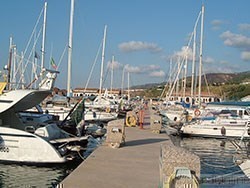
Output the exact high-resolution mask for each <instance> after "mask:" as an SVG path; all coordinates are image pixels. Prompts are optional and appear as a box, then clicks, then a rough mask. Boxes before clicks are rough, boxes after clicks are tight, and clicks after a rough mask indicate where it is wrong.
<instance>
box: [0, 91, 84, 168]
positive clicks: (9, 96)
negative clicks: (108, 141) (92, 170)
mask: <svg viewBox="0 0 250 188" xmlns="http://www.w3.org/2000/svg"><path fill="white" fill-rule="evenodd" d="M48 94H50V91H48V90H13V91H9V92H7V93H4V94H2V95H0V148H1V152H0V161H5V162H12V161H14V162H21V163H64V162H67V161H69V160H72V159H73V158H74V157H76V154H77V151H76V150H77V149H79V148H80V145H77V147H78V148H77V147H75V146H74V144H75V143H81V144H87V139H88V137H70V135H69V134H68V133H66V132H64V131H63V130H61V129H60V128H58V127H57V125H56V124H55V123H47V124H45V123H43V124H38V123H37V124H36V123H35V120H34V119H33V120H34V124H33V125H32V124H30V123H29V124H25V123H24V122H23V121H22V117H20V113H19V112H21V111H22V112H23V111H25V110H27V109H30V108H31V107H32V106H34V105H36V104H39V103H40V102H41V101H42V100H44V98H45V97H46V96H47V95H48ZM26 115H27V114H26ZM40 120H41V119H40ZM73 146H74V148H73ZM78 151H79V150H78ZM77 155H78V154H77Z"/></svg>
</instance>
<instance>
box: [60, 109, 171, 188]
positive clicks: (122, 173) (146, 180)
mask: <svg viewBox="0 0 250 188" xmlns="http://www.w3.org/2000/svg"><path fill="white" fill-rule="evenodd" d="M125 135H126V138H125V145H122V146H121V147H120V148H118V149H113V148H111V147H108V145H107V144H103V145H101V146H99V147H98V148H97V149H96V150H95V151H94V152H93V153H92V154H91V155H90V156H89V157H88V158H87V159H86V160H85V161H83V162H82V163H81V164H80V165H79V166H78V167H77V168H76V169H75V170H74V171H73V172H72V173H71V174H70V175H69V176H68V177H66V178H65V179H64V180H63V181H62V182H61V184H60V186H62V187H64V188H68V187H70V188H71V187H74V188H78V187H79V188H84V187H86V188H90V187H91V188H102V187H114V188H115V187H119V188H125V187H130V188H133V187H134V188H138V187H144V188H146V187H148V188H152V187H158V185H159V181H160V170H159V156H160V147H161V144H163V143H167V142H171V141H170V140H169V137H168V136H167V135H166V134H165V133H162V134H155V133H152V131H151V130H150V117H149V111H148V110H146V111H145V118H144V129H139V127H126V128H125Z"/></svg>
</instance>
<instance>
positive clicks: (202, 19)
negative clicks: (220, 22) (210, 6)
mask: <svg viewBox="0 0 250 188" xmlns="http://www.w3.org/2000/svg"><path fill="white" fill-rule="evenodd" d="M203 22H204V5H202V8H201V38H200V62H199V90H198V96H199V106H201V74H202V42H203V24H204V23H203Z"/></svg>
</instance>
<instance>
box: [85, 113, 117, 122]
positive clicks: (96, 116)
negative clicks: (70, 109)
mask: <svg viewBox="0 0 250 188" xmlns="http://www.w3.org/2000/svg"><path fill="white" fill-rule="evenodd" d="M117 116H118V114H117V113H113V112H111V113H108V112H101V111H86V112H85V114H84V119H85V121H110V120H114V119H116V118H117Z"/></svg>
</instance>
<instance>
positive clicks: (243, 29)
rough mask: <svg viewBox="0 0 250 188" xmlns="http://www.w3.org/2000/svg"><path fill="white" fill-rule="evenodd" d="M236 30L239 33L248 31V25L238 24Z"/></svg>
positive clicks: (249, 29) (249, 27)
mask: <svg viewBox="0 0 250 188" xmlns="http://www.w3.org/2000/svg"><path fill="white" fill-rule="evenodd" d="M238 28H239V30H240V31H250V24H247V23H244V24H239V25H238Z"/></svg>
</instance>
